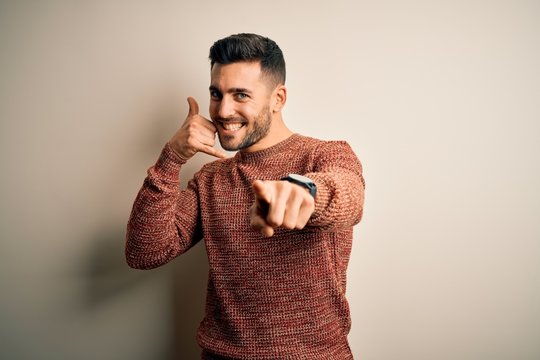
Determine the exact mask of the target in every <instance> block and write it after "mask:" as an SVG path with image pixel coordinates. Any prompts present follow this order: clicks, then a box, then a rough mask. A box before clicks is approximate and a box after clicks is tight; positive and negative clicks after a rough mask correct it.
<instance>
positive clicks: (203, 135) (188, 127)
mask: <svg viewBox="0 0 540 360" xmlns="http://www.w3.org/2000/svg"><path fill="white" fill-rule="evenodd" d="M187 101H188V104H189V113H188V115H187V118H186V120H185V121H184V124H182V126H181V127H180V129H178V131H177V132H176V134H174V136H173V137H172V138H171V140H169V145H170V146H171V147H172V149H173V150H174V151H175V152H176V153H177V154H178V155H179V156H180V157H181V158H182V159H184V160H188V159H189V158H191V157H192V156H193V155H195V154H196V153H198V152H203V153H206V154H208V155H212V156H215V157H218V158H226V157H227V155H226V154H225V153H224V152H223V151H220V150H218V149H216V148H214V145H215V143H216V133H217V129H216V127H215V126H214V124H213V123H212V122H211V121H210V120H208V119H206V118H204V117H202V116H201V115H199V104H197V101H196V100H195V99H194V98H192V97H188V98H187Z"/></svg>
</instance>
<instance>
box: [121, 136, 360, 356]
mask: <svg viewBox="0 0 540 360" xmlns="http://www.w3.org/2000/svg"><path fill="white" fill-rule="evenodd" d="M184 163H185V161H184V160H182V159H181V158H180V157H179V156H178V155H177V154H176V153H175V152H174V151H173V150H172V148H170V146H169V145H166V146H165V148H164V149H163V151H162V153H161V155H160V157H159V159H158V161H157V163H156V164H155V165H154V166H153V167H151V168H150V169H149V170H148V176H147V178H146V179H145V181H144V184H143V186H142V189H141V190H140V191H139V194H138V195H137V198H136V200H135V203H134V206H133V210H132V213H131V217H130V220H129V223H128V229H127V237H126V259H127V262H128V264H129V265H130V266H132V267H134V268H139V269H150V268H155V267H158V266H161V265H163V264H165V263H167V262H169V261H171V260H172V259H174V258H175V257H177V256H178V255H180V254H182V253H184V252H185V251H187V250H188V249H190V248H191V247H192V246H193V245H195V244H196V243H197V242H198V241H200V240H202V239H204V243H205V246H206V250H207V254H208V261H209V268H210V270H209V277H208V289H207V299H206V310H205V316H204V319H203V320H202V322H201V324H200V327H199V330H198V333H197V340H198V343H199V345H200V346H201V348H202V349H203V350H204V354H206V355H203V358H207V359H214V358H215V359H239V360H240V359H246V360H247V359H249V360H254V359H256V360H265V359H291V360H292V359H309V360H331V359H336V360H338V359H339V360H344V359H352V353H351V351H350V348H349V344H348V341H347V335H348V333H349V330H350V326H351V319H350V314H349V306H348V303H347V300H346V298H345V290H346V270H347V264H348V262H349V257H350V252H351V247H352V233H353V225H355V224H357V223H358V222H359V221H360V219H361V217H362V211H363V201H364V180H363V177H362V167H361V165H360V162H359V160H358V158H357V157H356V155H355V154H354V153H353V151H352V149H351V148H350V146H349V145H348V144H347V143H346V142H343V141H322V140H317V139H313V138H310V137H305V136H302V135H299V134H294V135H292V136H291V137H289V138H288V139H286V140H284V141H282V142H280V143H278V144H276V145H274V146H272V147H269V148H267V149H264V150H261V151H257V152H244V151H239V152H237V153H236V155H235V156H234V157H232V158H228V159H219V160H216V161H213V162H211V163H208V164H206V165H204V166H203V167H202V169H201V170H200V171H198V172H197V173H196V174H195V176H194V177H193V179H191V180H190V181H189V183H188V185H187V187H186V188H185V189H182V190H180V188H179V181H180V180H179V172H180V169H181V167H182V165H183V164H184ZM289 173H296V174H301V175H305V176H307V177H309V178H311V179H312V180H313V181H314V182H315V183H316V185H317V196H316V198H315V211H314V213H313V215H312V216H311V218H310V220H309V222H308V224H307V226H306V227H305V228H304V229H303V230H287V229H283V228H277V229H276V231H275V234H274V236H272V237H270V238H266V237H264V236H262V235H261V234H260V233H258V232H256V231H254V230H253V229H252V228H251V227H250V217H249V208H250V206H251V205H252V204H253V202H254V199H255V198H254V194H253V191H252V185H251V184H252V182H253V181H254V180H279V179H281V178H283V177H285V176H287V175H288V174H289ZM186 276H189V274H187V275H186ZM210 354H213V355H210Z"/></svg>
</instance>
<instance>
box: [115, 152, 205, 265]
mask: <svg viewBox="0 0 540 360" xmlns="http://www.w3.org/2000/svg"><path fill="white" fill-rule="evenodd" d="M184 163H185V160H183V159H181V158H180V157H179V156H178V155H177V154H176V153H175V152H174V150H172V148H171V147H170V146H169V145H168V144H167V145H166V146H165V147H164V149H163V151H162V152H161V155H160V157H159V159H158V161H157V162H156V164H155V165H154V166H152V167H151V168H150V169H149V170H148V176H147V177H146V179H145V180H144V183H143V186H142V188H141V189H140V191H139V193H138V195H137V197H136V199H135V202H134V204H133V209H132V211H131V216H130V218H129V222H128V226H127V233H126V248H125V255H126V261H127V263H128V265H129V266H131V267H133V268H137V269H151V268H156V267H158V266H161V265H163V264H165V263H167V262H169V261H171V260H172V259H174V258H175V257H176V256H178V255H180V254H182V253H184V252H186V251H187V250H188V249H190V248H191V247H192V246H193V245H195V243H197V242H198V241H199V240H200V239H201V238H202V235H201V230H200V221H199V206H198V196H197V185H196V181H195V180H194V179H192V180H191V181H190V182H189V183H188V186H187V188H186V189H185V190H182V191H180V188H179V171H180V168H181V166H182V165H183V164H184Z"/></svg>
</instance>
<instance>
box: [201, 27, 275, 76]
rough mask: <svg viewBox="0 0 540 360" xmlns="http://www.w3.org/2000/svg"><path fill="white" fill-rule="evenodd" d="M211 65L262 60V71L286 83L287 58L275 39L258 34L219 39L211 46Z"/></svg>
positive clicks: (244, 34) (243, 34)
mask: <svg viewBox="0 0 540 360" xmlns="http://www.w3.org/2000/svg"><path fill="white" fill-rule="evenodd" d="M209 59H210V67H211V68H212V67H214V64H215V63H218V64H222V65H226V64H231V63H235V62H240V61H260V63H261V71H262V73H263V74H264V75H267V76H270V77H271V78H272V79H273V80H274V82H275V83H276V85H277V84H285V59H284V58H283V53H282V52H281V49H280V48H279V46H278V44H276V42H275V41H273V40H271V39H269V38H267V37H264V36H261V35H257V34H248V33H242V34H236V35H231V36H228V37H226V38H223V39H221V40H218V41H216V42H215V43H214V45H212V47H211V48H210V55H209Z"/></svg>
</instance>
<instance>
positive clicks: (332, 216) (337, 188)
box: [250, 142, 364, 236]
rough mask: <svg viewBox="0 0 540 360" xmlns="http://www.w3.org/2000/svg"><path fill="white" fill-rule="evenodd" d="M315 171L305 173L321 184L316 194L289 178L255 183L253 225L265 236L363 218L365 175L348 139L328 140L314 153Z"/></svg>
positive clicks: (341, 224) (337, 225)
mask: <svg viewBox="0 0 540 360" xmlns="http://www.w3.org/2000/svg"><path fill="white" fill-rule="evenodd" d="M312 156H313V162H314V164H315V166H314V171H312V172H310V173H307V174H301V175H305V176H307V177H308V178H310V179H312V180H313V181H314V182H315V184H316V185H317V195H316V198H315V199H313V197H312V196H311V195H310V194H309V192H308V191H307V189H305V188H304V187H301V186H299V185H296V184H292V183H289V182H286V181H260V180H257V181H255V182H254V183H253V191H254V193H255V202H254V204H253V206H252V207H251V210H250V217H251V226H252V227H253V228H254V229H255V230H257V231H259V232H261V233H262V234H263V235H265V236H272V235H273V234H274V229H275V228H277V227H284V228H286V229H303V228H304V227H306V226H309V227H313V228H319V229H321V230H334V229H343V228H346V227H352V226H353V225H355V224H357V223H358V222H359V221H360V219H361V218H362V212H363V203H364V179H363V177H362V166H361V164H360V161H359V160H358V158H357V157H356V155H355V154H354V152H353V151H352V149H351V147H350V146H349V145H348V144H347V143H345V142H327V143H324V144H323V145H321V146H320V147H319V148H317V149H316V151H315V152H314V153H313V154H312Z"/></svg>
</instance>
